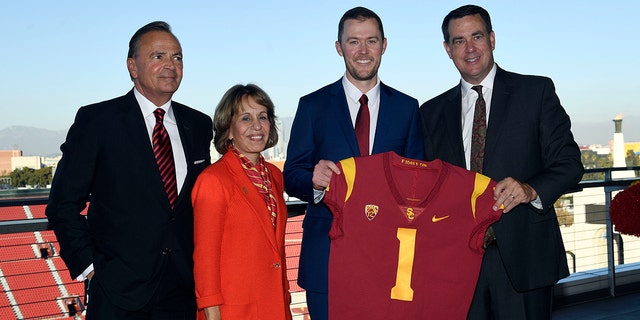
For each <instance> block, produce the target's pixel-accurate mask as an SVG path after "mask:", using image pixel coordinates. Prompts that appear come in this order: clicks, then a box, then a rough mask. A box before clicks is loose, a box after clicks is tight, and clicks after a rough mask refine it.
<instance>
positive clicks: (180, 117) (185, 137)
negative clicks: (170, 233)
mask: <svg viewBox="0 0 640 320" xmlns="http://www.w3.org/2000/svg"><path fill="white" fill-rule="evenodd" d="M171 108H172V109H173V114H174V116H175V117H176V125H177V127H178V133H179V134H180V141H181V142H182V149H183V151H184V156H185V159H186V162H187V176H186V177H185V179H184V182H183V185H182V188H181V192H180V193H178V199H177V200H176V208H177V207H178V206H179V205H180V203H181V202H182V201H185V197H186V200H187V201H191V199H189V197H190V193H189V192H182V191H184V190H185V188H187V186H190V185H192V182H191V180H194V181H195V179H196V177H193V176H192V175H193V174H194V173H193V170H192V166H193V158H192V152H191V151H192V150H193V146H194V142H193V137H194V133H193V132H192V125H191V122H190V121H189V118H188V117H186V113H185V112H184V110H183V106H182V105H181V104H179V103H176V102H174V101H172V102H171Z"/></svg>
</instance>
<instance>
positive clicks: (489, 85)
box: [460, 63, 498, 97]
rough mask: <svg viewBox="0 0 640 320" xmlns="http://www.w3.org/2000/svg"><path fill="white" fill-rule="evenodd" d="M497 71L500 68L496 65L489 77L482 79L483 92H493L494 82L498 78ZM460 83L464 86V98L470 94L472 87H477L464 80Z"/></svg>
mask: <svg viewBox="0 0 640 320" xmlns="http://www.w3.org/2000/svg"><path fill="white" fill-rule="evenodd" d="M496 70H498V67H497V65H496V64H495V63H494V64H493V68H491V71H489V73H488V74H487V76H486V77H484V79H482V82H480V85H481V86H482V87H483V90H482V91H483V92H486V90H485V88H486V89H489V90H491V91H493V81H494V80H495V78H496ZM460 83H461V84H462V96H463V97H466V96H467V94H469V90H471V87H473V86H475V85H474V84H471V83H469V82H467V81H465V80H464V79H460Z"/></svg>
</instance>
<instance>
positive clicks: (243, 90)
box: [213, 84, 278, 154]
mask: <svg viewBox="0 0 640 320" xmlns="http://www.w3.org/2000/svg"><path fill="white" fill-rule="evenodd" d="M245 97H252V98H253V99H254V100H255V101H256V103H257V104H259V105H262V106H265V107H267V117H268V118H269V124H270V125H271V128H270V129H269V138H268V139H267V145H266V146H265V149H268V148H271V147H273V146H275V145H276V143H278V128H277V127H276V114H275V105H274V104H273V102H272V101H271V98H269V95H268V94H267V93H266V92H265V91H264V90H262V89H261V88H260V87H258V86H257V85H255V84H247V85H242V84H237V85H235V86H233V87H231V88H230V89H229V90H227V92H225V94H224V95H223V96H222V99H221V100H220V103H218V106H217V107H216V111H215V113H214V115H213V132H214V137H213V145H214V146H215V148H216V150H217V151H218V152H219V153H220V154H224V153H226V152H227V149H228V147H229V145H230V144H231V140H229V131H230V130H231V123H232V121H233V116H235V115H236V114H237V113H238V112H239V111H240V108H241V107H242V101H243V99H244V98H245Z"/></svg>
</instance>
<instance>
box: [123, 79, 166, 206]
mask: <svg viewBox="0 0 640 320" xmlns="http://www.w3.org/2000/svg"><path fill="white" fill-rule="evenodd" d="M124 99H125V103H124V104H122V106H121V107H120V108H121V109H120V111H121V113H122V121H123V122H124V123H125V126H124V127H125V128H126V130H128V131H129V133H128V134H127V137H128V139H127V140H126V141H123V142H122V143H126V144H127V145H128V147H127V148H126V150H131V152H140V153H143V154H144V156H143V157H141V158H140V159H141V160H140V168H139V169H138V170H140V172H141V174H142V176H143V179H145V181H149V186H150V187H151V188H156V189H158V191H157V192H154V194H157V195H158V201H159V202H161V203H166V206H167V208H170V204H169V199H168V198H167V197H166V196H165V191H164V185H163V183H162V179H161V178H160V173H159V171H158V164H157V163H156V158H155V155H154V154H153V146H152V145H151V140H149V133H148V132H147V126H146V124H145V121H144V117H143V115H142V111H141V110H140V105H139V104H138V101H137V100H136V98H135V95H134V94H133V90H131V91H129V92H128V93H127V94H126V95H125V97H124Z"/></svg>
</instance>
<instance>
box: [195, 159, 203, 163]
mask: <svg viewBox="0 0 640 320" xmlns="http://www.w3.org/2000/svg"><path fill="white" fill-rule="evenodd" d="M203 162H204V159H202V160H196V161H194V162H193V164H200V163H203Z"/></svg>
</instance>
